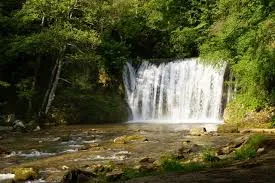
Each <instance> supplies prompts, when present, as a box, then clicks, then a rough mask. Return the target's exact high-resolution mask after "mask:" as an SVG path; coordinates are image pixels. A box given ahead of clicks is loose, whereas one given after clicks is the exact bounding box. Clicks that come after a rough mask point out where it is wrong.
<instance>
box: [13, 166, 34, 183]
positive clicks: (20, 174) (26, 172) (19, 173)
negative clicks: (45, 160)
mask: <svg viewBox="0 0 275 183" xmlns="http://www.w3.org/2000/svg"><path fill="white" fill-rule="evenodd" d="M13 171H14V174H15V180H16V181H27V180H34V179H37V178H38V173H37V171H36V170H34V169H33V168H15V169H14V170H13Z"/></svg>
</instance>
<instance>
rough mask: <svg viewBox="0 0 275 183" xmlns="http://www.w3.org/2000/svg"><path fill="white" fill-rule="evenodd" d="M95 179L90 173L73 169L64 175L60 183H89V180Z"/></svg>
mask: <svg viewBox="0 0 275 183" xmlns="http://www.w3.org/2000/svg"><path fill="white" fill-rule="evenodd" d="M95 177H96V175H95V174H93V173H92V172H87V171H83V170H80V169H73V170H70V171H69V172H67V173H66V174H65V175H64V177H63V180H62V183H78V182H91V180H92V179H93V178H95Z"/></svg>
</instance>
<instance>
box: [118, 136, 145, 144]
mask: <svg viewBox="0 0 275 183" xmlns="http://www.w3.org/2000/svg"><path fill="white" fill-rule="evenodd" d="M146 140H147V139H146V138H145V137H144V136H141V135H123V136H120V137H117V138H115V139H114V143H115V144H126V143H128V142H131V141H146Z"/></svg>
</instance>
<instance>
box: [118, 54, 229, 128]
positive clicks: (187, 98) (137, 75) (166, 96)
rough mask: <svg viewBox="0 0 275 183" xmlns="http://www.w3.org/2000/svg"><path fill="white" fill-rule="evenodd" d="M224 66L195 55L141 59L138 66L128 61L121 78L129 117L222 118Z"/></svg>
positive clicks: (192, 120)
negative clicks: (157, 60) (165, 60)
mask: <svg viewBox="0 0 275 183" xmlns="http://www.w3.org/2000/svg"><path fill="white" fill-rule="evenodd" d="M225 68H226V65H225V64H223V65H222V66H220V67H214V66H211V65H203V64H200V63H199V61H198V59H195V58H193V59H187V60H177V61H174V62H169V63H161V64H159V65H156V64H152V63H150V62H148V61H143V62H142V64H141V65H140V66H139V67H138V68H137V69H135V68H134V67H133V66H132V65H131V64H130V63H127V65H126V67H125V71H124V74H123V80H124V85H125V89H126V94H127V102H128V105H129V107H130V109H131V112H132V121H139V122H148V121H150V122H164V123H198V122H199V123H217V122H221V121H222V119H221V113H222V95H223V81H224V73H225Z"/></svg>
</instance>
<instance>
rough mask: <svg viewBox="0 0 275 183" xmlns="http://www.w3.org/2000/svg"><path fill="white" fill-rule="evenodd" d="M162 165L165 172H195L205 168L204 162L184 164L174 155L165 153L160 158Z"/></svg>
mask: <svg viewBox="0 0 275 183" xmlns="http://www.w3.org/2000/svg"><path fill="white" fill-rule="evenodd" d="M160 165H161V167H162V169H163V171H165V172H177V171H181V172H186V173H187V172H193V171H199V170H202V169H203V168H205V165H204V164H202V163H195V162H192V163H186V164H183V163H182V162H181V161H180V160H178V159H177V158H176V157H175V156H173V155H169V154H168V155H164V156H162V157H161V158H160Z"/></svg>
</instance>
